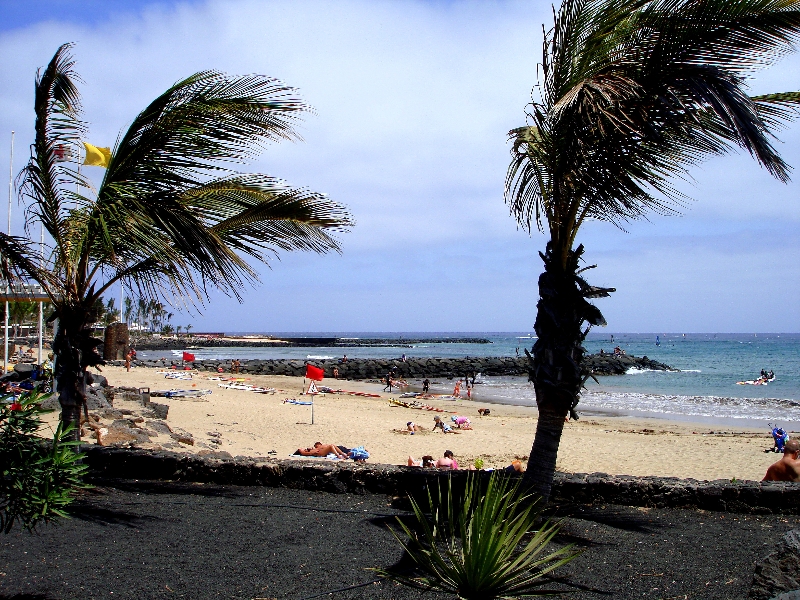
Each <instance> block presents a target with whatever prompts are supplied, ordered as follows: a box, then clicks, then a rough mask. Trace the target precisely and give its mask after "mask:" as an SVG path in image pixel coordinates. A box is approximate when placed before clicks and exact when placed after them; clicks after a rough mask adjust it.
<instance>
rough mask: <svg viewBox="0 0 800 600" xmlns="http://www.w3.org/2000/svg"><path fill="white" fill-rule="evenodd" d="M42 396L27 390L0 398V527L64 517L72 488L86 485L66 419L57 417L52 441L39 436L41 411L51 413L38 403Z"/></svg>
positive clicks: (29, 526) (30, 527)
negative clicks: (26, 391)
mask: <svg viewBox="0 0 800 600" xmlns="http://www.w3.org/2000/svg"><path fill="white" fill-rule="evenodd" d="M43 399H44V395H42V394H40V393H39V392H29V393H25V394H22V395H20V397H19V398H18V399H17V400H16V401H14V400H13V396H4V397H2V398H0V530H2V531H3V532H4V533H9V532H10V531H11V529H12V528H13V526H14V523H20V524H21V525H22V527H24V528H25V529H27V530H33V529H34V528H35V527H36V526H37V525H38V524H39V523H42V522H44V523H48V522H50V521H53V520H54V519H57V518H59V517H66V516H67V513H66V512H65V509H66V507H67V506H68V505H69V504H70V503H71V502H72V501H73V499H74V496H75V492H77V491H78V490H80V489H84V488H86V487H88V486H86V485H85V484H83V483H82V481H81V477H82V476H83V475H84V473H85V472H86V470H87V469H88V467H87V466H86V465H84V464H81V463H80V458H81V457H82V456H83V455H82V454H80V453H78V452H76V451H75V450H74V447H75V446H76V444H77V443H76V442H73V441H70V440H69V439H68V438H69V434H70V427H71V425H70V424H67V425H66V426H65V424H64V423H62V422H60V423H59V425H58V427H57V428H56V431H55V434H54V435H53V439H52V443H51V442H50V441H49V440H46V439H44V438H42V437H40V430H41V428H42V419H41V417H42V415H44V414H46V413H49V412H53V411H51V410H47V409H44V408H42V407H41V406H40V403H41V402H42V400H43Z"/></svg>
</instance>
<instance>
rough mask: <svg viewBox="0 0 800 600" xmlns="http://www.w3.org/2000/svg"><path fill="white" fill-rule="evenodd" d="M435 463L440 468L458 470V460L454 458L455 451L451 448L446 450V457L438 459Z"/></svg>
mask: <svg viewBox="0 0 800 600" xmlns="http://www.w3.org/2000/svg"><path fill="white" fill-rule="evenodd" d="M435 464H436V467H437V468H439V469H452V470H453V471H457V470H458V463H457V462H456V459H455V458H453V453H452V452H451V451H450V450H445V451H444V457H443V458H440V459H439V460H437V461H436V463H435Z"/></svg>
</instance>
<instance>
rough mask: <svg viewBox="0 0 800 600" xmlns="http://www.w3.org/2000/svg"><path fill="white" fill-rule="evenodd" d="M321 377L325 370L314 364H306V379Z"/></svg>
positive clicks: (319, 378) (319, 379)
mask: <svg viewBox="0 0 800 600" xmlns="http://www.w3.org/2000/svg"><path fill="white" fill-rule="evenodd" d="M323 377H325V371H323V370H322V369H320V368H319V367H315V366H314V365H306V379H312V380H314V381H322V378H323Z"/></svg>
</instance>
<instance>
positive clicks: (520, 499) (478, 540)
mask: <svg viewBox="0 0 800 600" xmlns="http://www.w3.org/2000/svg"><path fill="white" fill-rule="evenodd" d="M411 504H412V506H413V509H414V514H415V516H416V520H417V521H418V527H417V528H415V529H413V530H412V529H411V528H410V527H408V526H407V525H406V524H405V523H403V521H402V520H400V519H399V518H398V522H399V524H400V528H401V529H402V530H403V532H404V533H405V534H406V536H408V541H403V540H402V539H401V538H400V537H399V536H398V534H397V533H396V532H395V531H394V530H392V534H393V535H394V536H395V538H396V539H397V540H398V542H400V544H401V545H402V546H403V549H404V550H405V551H406V552H407V553H408V555H409V556H410V557H411V559H412V560H413V561H414V562H415V563H416V567H417V569H418V570H419V571H421V572H422V575H419V576H407V575H403V574H399V573H395V572H391V571H387V570H384V569H376V572H377V573H378V574H379V575H381V576H383V577H387V578H390V579H393V580H395V581H397V582H399V583H402V584H404V585H408V586H412V587H417V588H423V589H433V590H438V591H442V592H449V593H452V594H455V595H456V596H458V597H459V598H463V599H464V600H473V599H478V598H480V599H481V600H489V599H492V598H518V597H531V596H547V595H552V594H555V593H559V592H556V591H553V590H545V589H542V586H543V585H545V584H546V583H548V582H547V580H546V579H544V578H543V575H545V574H546V573H549V572H550V571H553V570H554V569H557V568H558V567H560V566H562V565H564V564H566V563H568V562H569V561H571V560H573V559H574V558H575V557H576V556H578V554H580V552H578V551H575V550H573V547H572V545H569V546H566V547H563V548H560V549H558V550H555V551H554V552H549V553H548V552H547V547H548V545H549V544H550V542H551V541H552V539H553V537H555V535H556V534H557V533H558V531H559V529H560V525H559V524H558V523H551V522H549V521H548V522H546V523H545V524H544V525H542V526H541V527H539V528H538V529H537V528H536V522H537V520H538V519H539V516H540V511H539V510H538V500H536V501H534V499H533V498H532V497H531V495H530V494H527V493H522V492H521V491H520V488H519V480H513V479H512V478H510V477H509V476H507V475H506V474H504V473H502V472H497V471H496V472H494V473H492V474H491V475H490V476H489V479H488V483H487V484H486V487H485V490H484V482H483V481H482V477H481V476H480V475H479V474H478V473H470V474H469V475H468V476H467V481H466V486H465V489H464V493H463V496H461V495H458V494H455V493H454V490H453V481H452V479H451V478H449V477H448V479H447V483H446V484H441V485H439V486H438V493H437V497H436V498H434V496H433V495H432V494H431V492H430V489H429V491H428V506H427V509H428V510H423V508H422V507H421V506H420V504H419V503H418V502H417V501H416V500H415V499H414V498H413V497H412V498H411ZM426 513H427V514H426ZM529 535H530V537H528V536H529Z"/></svg>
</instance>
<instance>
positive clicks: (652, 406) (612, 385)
mask: <svg viewBox="0 0 800 600" xmlns="http://www.w3.org/2000/svg"><path fill="white" fill-rule="evenodd" d="M246 333H253V332H246ZM241 334H243V333H231V332H228V335H241ZM269 334H270V335H274V336H276V337H281V336H284V337H303V336H309V337H340V338H353V339H358V338H391V339H393V340H395V341H396V342H397V344H398V346H392V347H355V346H354V347H333V348H331V347H313V348H266V347H264V348H258V347H256V348H202V349H197V350H193V352H194V353H195V355H196V356H197V357H198V358H199V359H202V358H219V359H230V358H239V359H257V358H260V359H266V358H294V359H321V358H339V357H341V356H342V355H343V354H346V355H347V356H348V357H352V358H356V357H368V358H399V357H400V356H401V355H402V354H406V355H407V356H418V357H464V356H514V355H516V353H517V349H519V352H520V353H522V352H523V349H524V348H526V347H527V348H530V347H532V345H533V343H534V342H535V339H534V338H532V334H530V333H525V332H463V333H453V332H447V333H442V332H424V333H420V332H401V333H397V332H394V333H385V332H358V333H356V332H305V333H298V332H269ZM612 336H613V342H612ZM656 336H658V339H659V342H660V344H659V345H656ZM445 337H450V338H461V337H471V338H486V339H489V340H490V341H491V342H492V343H491V344H463V343H438V344H433V343H421V344H419V343H418V344H407V342H405V341H404V340H408V339H415V338H416V339H419V338H445ZM617 345H619V346H620V347H621V348H622V349H624V350H625V351H626V352H627V353H628V354H633V355H635V356H648V357H649V358H651V359H654V360H657V361H660V362H664V363H666V364H668V365H671V366H673V367H675V368H677V369H680V371H679V372H663V371H631V372H629V373H628V374H626V375H621V376H614V377H602V378H599V383H595V382H593V381H591V380H590V381H589V383H588V384H587V390H586V392H585V393H584V394H583V396H582V399H581V403H580V405H579V407H578V410H579V412H582V413H583V414H584V415H586V414H593V413H605V414H619V415H635V416H644V417H661V418H668V419H677V420H687V421H695V422H708V423H717V424H726V425H750V426H753V425H755V426H762V425H763V426H764V427H766V425H767V423H768V422H779V423H781V424H782V425H784V426H789V427H794V428H800V334H783V333H781V334H777V333H751V334H714V333H708V334H698V333H688V334H683V333H618V334H612V333H606V332H603V331H601V332H591V333H590V334H589V337H588V339H587V341H586V347H587V349H588V350H589V352H599V351H600V349H601V348H602V349H604V350H605V351H607V352H608V351H611V350H612V349H613V348H614V346H617ZM165 353H167V354H169V351H151V352H144V351H143V352H140V356H141V357H142V358H157V357H158V356H162V355H164V354H165ZM761 369H767V370H772V371H774V372H775V375H776V379H775V381H773V382H771V383H769V384H768V385H761V386H753V385H736V382H737V381H742V380H752V379H755V378H756V377H758V375H759V372H760V371H761ZM479 381H481V382H482V383H481V385H479V386H477V387H476V394H475V395H476V399H479V400H485V401H492V402H499V403H511V404H523V405H531V406H535V400H534V394H533V388H532V386H531V385H530V384H529V383H527V381H526V380H525V378H523V377H482V378H481V379H479ZM437 383H438V385H435V386H434V389H437V390H439V391H445V390H447V391H449V389H450V388H451V387H452V382H448V381H446V380H443V381H440V382H437Z"/></svg>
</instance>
